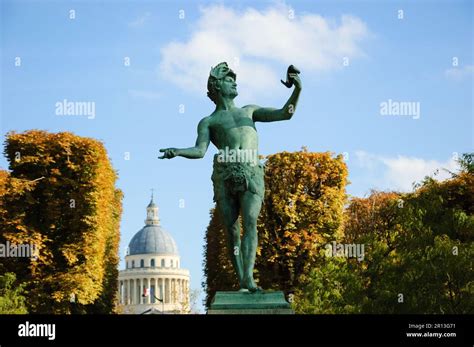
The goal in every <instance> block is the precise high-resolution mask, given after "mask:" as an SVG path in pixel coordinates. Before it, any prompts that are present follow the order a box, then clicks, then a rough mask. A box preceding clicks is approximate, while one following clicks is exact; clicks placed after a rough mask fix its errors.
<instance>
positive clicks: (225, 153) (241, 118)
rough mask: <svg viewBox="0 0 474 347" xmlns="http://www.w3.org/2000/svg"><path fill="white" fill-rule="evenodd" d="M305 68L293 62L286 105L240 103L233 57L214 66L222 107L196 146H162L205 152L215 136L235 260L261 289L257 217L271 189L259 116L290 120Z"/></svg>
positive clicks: (212, 83) (217, 184)
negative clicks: (263, 161) (260, 139)
mask: <svg viewBox="0 0 474 347" xmlns="http://www.w3.org/2000/svg"><path fill="white" fill-rule="evenodd" d="M298 73H299V71H298V70H297V69H296V68H295V67H294V66H293V65H291V66H290V67H289V68H288V72H287V81H286V82H283V81H282V83H283V84H285V85H286V86H287V87H289V88H290V87H291V86H292V85H294V87H295V88H294V90H293V93H292V94H291V96H290V98H289V99H288V101H287V102H286V104H285V105H284V106H283V107H282V108H281V109H276V108H268V107H260V106H257V105H247V106H244V107H242V108H239V107H236V106H235V105H234V98H235V97H236V96H237V95H238V94H237V89H236V87H237V84H236V82H235V81H236V77H237V76H236V74H235V73H234V71H232V70H231V69H230V68H229V67H228V65H227V63H225V62H224V63H220V64H218V65H217V66H215V67H214V68H212V69H211V72H210V75H209V79H208V82H207V89H208V93H207V95H208V96H209V98H210V99H211V100H212V101H213V102H214V103H215V104H216V109H215V110H214V112H212V114H211V115H210V116H208V117H205V118H203V119H202V120H201V121H200V122H199V125H198V129H197V132H198V136H197V140H196V144H195V146H194V147H190V148H165V149H160V152H163V153H164V154H163V156H161V157H159V158H160V159H164V158H167V159H171V158H174V157H176V156H181V157H185V158H189V159H198V158H203V157H204V155H205V153H206V151H207V148H208V146H209V142H212V143H213V144H214V145H215V146H216V147H217V149H218V150H219V154H216V155H215V156H214V171H213V174H212V181H213V184H214V200H215V201H216V203H217V209H218V210H219V212H220V214H221V216H222V218H223V223H224V226H225V228H226V230H227V233H228V244H229V251H230V256H231V259H232V264H233V266H234V269H235V271H236V273H237V277H238V279H239V284H240V288H241V290H244V291H245V290H248V291H250V292H257V291H260V290H261V288H259V287H257V285H256V283H255V280H254V278H253V269H254V265H255V256H256V250H257V218H258V215H259V213H260V209H261V207H262V201H263V196H264V192H265V185H264V168H263V165H262V164H261V163H260V162H259V160H258V136H257V131H256V129H255V122H275V121H281V120H289V119H291V117H292V116H293V114H294V112H295V109H296V104H297V102H298V98H299V95H300V92H301V81H300V78H299V76H298ZM239 215H241V216H242V225H243V229H244V232H243V236H242V239H241V237H240V223H239Z"/></svg>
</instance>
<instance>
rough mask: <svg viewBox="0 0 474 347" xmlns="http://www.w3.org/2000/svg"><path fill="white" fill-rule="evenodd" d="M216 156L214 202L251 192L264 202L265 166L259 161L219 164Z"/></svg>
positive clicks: (213, 181)
mask: <svg viewBox="0 0 474 347" xmlns="http://www.w3.org/2000/svg"><path fill="white" fill-rule="evenodd" d="M217 158H218V156H217V155H215V156H214V170H213V172H212V177H211V179H212V183H213V184H214V201H215V202H218V201H220V200H222V199H225V198H233V197H237V196H238V195H239V194H240V193H243V192H246V191H249V192H251V193H253V194H256V195H258V196H259V197H260V199H261V200H263V196H264V194H265V182H264V173H265V171H264V166H263V164H262V163H260V162H259V161H257V162H256V163H253V162H252V163H249V162H219V161H218V159H217Z"/></svg>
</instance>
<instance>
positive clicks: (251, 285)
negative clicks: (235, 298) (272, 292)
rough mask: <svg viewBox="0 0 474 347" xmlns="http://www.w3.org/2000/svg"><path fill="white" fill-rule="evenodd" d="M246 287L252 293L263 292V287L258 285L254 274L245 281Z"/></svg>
mask: <svg viewBox="0 0 474 347" xmlns="http://www.w3.org/2000/svg"><path fill="white" fill-rule="evenodd" d="M244 288H247V289H248V291H249V292H250V293H257V292H263V289H262V288H261V287H258V286H257V284H256V283H255V280H254V279H253V277H252V276H251V277H248V278H247V279H246V280H245V281H244Z"/></svg>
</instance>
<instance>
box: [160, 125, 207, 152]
mask: <svg viewBox="0 0 474 347" xmlns="http://www.w3.org/2000/svg"><path fill="white" fill-rule="evenodd" d="M197 132H198V137H197V140H196V145H195V146H194V147H189V148H162V149H160V152H162V153H164V154H163V155H162V156H161V157H158V158H159V159H171V158H174V157H177V156H181V157H185V158H188V159H200V158H202V157H204V155H205V154H206V151H207V148H208V147H209V142H210V136H209V124H208V120H207V118H204V119H202V120H201V121H200V122H199V124H198V130H197Z"/></svg>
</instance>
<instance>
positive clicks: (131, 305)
mask: <svg viewBox="0 0 474 347" xmlns="http://www.w3.org/2000/svg"><path fill="white" fill-rule="evenodd" d="M146 211H147V217H146V220H145V226H144V227H143V228H142V229H141V230H140V231H138V232H137V233H136V234H135V236H133V237H132V240H131V241H130V244H129V246H128V250H127V255H126V256H125V270H121V271H120V272H119V300H120V304H121V305H122V307H123V313H129V314H143V313H145V314H146V313H188V312H189V271H188V270H186V269H182V268H181V267H180V265H181V261H180V256H179V253H178V247H177V246H176V242H175V240H174V239H173V237H172V236H171V235H170V234H169V233H168V232H167V231H166V230H164V229H163V228H162V227H161V226H160V220H159V218H158V206H157V205H156V204H155V203H154V202H153V195H152V197H151V201H150V204H149V205H148V206H147V208H146Z"/></svg>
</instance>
